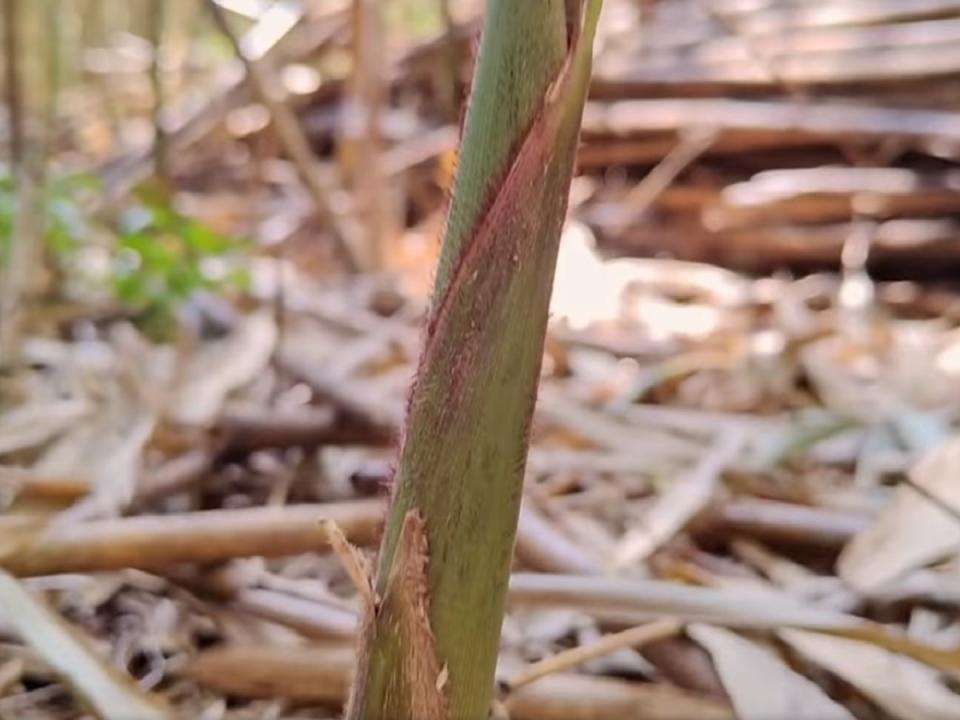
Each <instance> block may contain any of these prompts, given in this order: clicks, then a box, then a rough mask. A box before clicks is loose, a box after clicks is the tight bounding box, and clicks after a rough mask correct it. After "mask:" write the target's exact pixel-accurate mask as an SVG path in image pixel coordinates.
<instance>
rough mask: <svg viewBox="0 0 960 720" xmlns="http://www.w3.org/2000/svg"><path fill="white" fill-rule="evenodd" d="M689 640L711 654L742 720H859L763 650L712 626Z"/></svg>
mask: <svg viewBox="0 0 960 720" xmlns="http://www.w3.org/2000/svg"><path fill="white" fill-rule="evenodd" d="M687 634H689V635H690V637H691V638H693V640H694V641H696V642H697V644H699V645H701V646H702V647H703V648H704V649H706V651H707V652H708V653H710V657H711V658H712V659H713V664H714V666H715V667H716V669H717V673H718V674H719V675H720V680H721V682H722V683H723V687H724V689H725V690H726V691H727V694H728V695H729V696H730V700H731V702H732V703H733V707H734V709H735V710H736V713H737V718H738V719H739V720H853V715H851V714H850V712H849V711H848V710H847V709H846V708H844V707H843V706H842V705H840V704H838V703H837V702H835V701H834V700H832V699H830V697H828V696H827V694H826V693H825V692H824V691H823V690H822V689H821V688H820V686H819V685H817V684H816V683H814V682H812V681H811V680H809V679H807V678H806V677H804V676H803V675H801V674H799V673H798V672H796V671H795V670H793V669H791V668H790V667H789V666H788V665H787V664H786V663H785V662H784V661H783V660H782V659H780V658H779V657H777V656H776V655H775V654H774V653H773V652H772V651H770V650H768V649H766V648H764V647H762V646H760V645H759V644H757V643H754V642H751V641H750V640H747V639H746V638H744V637H741V636H740V635H737V634H736V633H734V632H732V631H730V630H725V629H723V628H718V627H713V626H711V625H699V624H698V625H692V626H690V627H688V628H687Z"/></svg>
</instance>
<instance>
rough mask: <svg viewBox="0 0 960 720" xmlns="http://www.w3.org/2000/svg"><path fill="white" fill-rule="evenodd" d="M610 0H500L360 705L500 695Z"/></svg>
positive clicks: (400, 705)
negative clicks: (586, 121) (574, 184)
mask: <svg viewBox="0 0 960 720" xmlns="http://www.w3.org/2000/svg"><path fill="white" fill-rule="evenodd" d="M599 8H600V3H599V2H598V1H597V0H588V2H585V3H583V2H579V1H574V2H568V1H565V0H547V1H544V2H536V3H526V2H524V3H517V2H511V1H510V0H494V1H493V2H491V3H490V5H489V7H488V11H487V18H486V27H485V30H484V34H483V39H482V41H481V48H480V54H479V57H478V62H477V69H476V75H475V78H474V84H473V89H472V94H471V103H470V109H469V111H468V113H467V118H466V124H465V127H464V140H463V146H462V149H461V153H460V164H459V166H458V171H457V180H456V192H455V194H454V197H453V200H452V205H451V208H450V214H449V217H448V221H447V228H446V234H445V238H444V244H443V251H442V255H441V258H440V262H439V266H438V270H437V281H436V287H435V295H434V301H433V306H432V308H431V310H430V316H429V319H428V323H427V331H426V338H425V343H424V349H423V351H422V354H421V358H420V364H419V371H418V376H417V377H418V379H417V381H416V383H415V385H414V388H413V390H412V393H411V399H410V404H409V410H408V415H407V420H406V425H405V431H404V439H403V443H402V447H401V450H400V460H399V464H398V471H397V478H396V480H395V484H394V497H393V502H392V505H391V509H390V511H389V514H388V521H387V527H386V530H385V533H384V540H383V544H382V546H381V550H380V558H379V566H378V570H377V575H376V578H375V580H374V583H373V590H374V591H375V597H377V598H379V599H380V601H379V602H378V604H377V605H376V607H368V608H367V619H366V621H365V629H364V632H363V634H362V638H361V644H362V647H361V652H360V657H359V660H358V670H357V673H356V681H355V684H354V688H353V691H352V694H351V702H350V704H349V706H348V709H347V713H346V717H347V718H349V719H350V720H360V719H361V718H364V719H366V720H374V719H375V718H390V719H391V720H392V719H393V718H398V719H399V718H411V719H413V718H416V719H417V720H421V719H424V720H439V719H440V718H444V717H454V718H461V717H463V718H480V717H485V716H486V714H487V712H488V710H489V705H490V700H491V696H492V688H493V675H494V668H495V664H496V657H497V648H498V644H499V630H500V624H501V621H502V617H503V608H504V601H505V594H506V589H507V588H506V586H507V578H508V575H509V570H510V564H511V560H512V554H513V552H512V551H513V543H514V538H515V535H516V531H517V519H518V513H519V509H520V508H519V506H520V496H521V494H522V493H521V488H522V481H523V472H524V463H525V460H526V453H527V432H528V429H529V423H530V418H531V415H532V413H533V405H534V398H535V394H536V388H537V383H538V380H539V374H540V363H541V359H542V351H543V340H544V334H545V330H546V321H547V309H548V304H549V297H550V288H551V284H552V280H553V271H554V267H555V264H556V257H557V248H558V244H559V235H560V230H561V227H562V224H563V220H564V215H565V212H566V204H567V195H568V192H569V184H570V179H571V175H572V170H573V162H574V156H575V152H576V143H577V138H578V136H579V129H580V117H581V114H582V110H583V102H584V100H585V96H586V88H587V84H588V82H589V72H590V60H591V46H592V39H593V33H594V30H595V28H596V21H597V15H598V14H599ZM568 31H569V34H568ZM465 619H468V621H467V622H465V621H464V620H465Z"/></svg>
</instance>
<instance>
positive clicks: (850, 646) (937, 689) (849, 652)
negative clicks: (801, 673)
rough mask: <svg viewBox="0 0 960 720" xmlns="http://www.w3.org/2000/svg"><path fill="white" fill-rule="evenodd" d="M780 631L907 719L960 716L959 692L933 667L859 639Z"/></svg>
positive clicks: (801, 650)
mask: <svg viewBox="0 0 960 720" xmlns="http://www.w3.org/2000/svg"><path fill="white" fill-rule="evenodd" d="M778 635H779V636H780V638H782V639H783V641H784V642H786V643H787V644H788V645H790V647H792V648H793V649H794V650H796V651H797V652H799V653H800V654H801V655H803V656H804V657H805V658H807V659H808V660H809V661H811V662H813V663H814V664H816V665H819V666H820V667H823V668H825V669H826V670H829V671H830V672H832V673H833V674H835V675H837V676H838V677H840V678H842V679H843V680H845V681H846V682H848V683H850V684H851V685H853V686H854V687H855V688H857V689H858V690H859V691H860V692H862V693H863V694H864V695H866V696H867V697H869V698H870V699H871V700H873V702H875V703H876V704H877V705H879V706H880V707H882V708H883V709H884V710H885V711H886V712H888V713H890V714H891V715H893V716H895V717H898V718H901V719H902V720H919V719H920V718H923V720H958V718H960V695H957V694H956V693H954V692H953V691H952V690H950V689H949V688H948V687H947V686H946V684H944V682H943V676H942V675H941V674H940V673H939V672H937V671H936V670H934V669H933V668H931V667H929V666H927V665H924V664H922V663H919V662H917V661H916V660H912V659H910V658H908V657H905V656H903V655H899V654H897V653H892V652H890V651H889V650H885V649H883V648H881V647H877V646H876V645H873V644H871V643H867V642H862V641H860V640H849V639H847V638H839V637H833V636H829V635H822V634H820V633H814V632H808V631H804V630H781V631H780V632H779V633H778Z"/></svg>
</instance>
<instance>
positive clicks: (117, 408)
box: [32, 391, 156, 519]
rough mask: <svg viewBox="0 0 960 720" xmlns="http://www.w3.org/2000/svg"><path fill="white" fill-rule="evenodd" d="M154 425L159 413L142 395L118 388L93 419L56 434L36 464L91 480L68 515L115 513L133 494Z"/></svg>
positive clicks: (49, 472) (47, 471)
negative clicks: (133, 394) (135, 394)
mask: <svg viewBox="0 0 960 720" xmlns="http://www.w3.org/2000/svg"><path fill="white" fill-rule="evenodd" d="M155 426H156V417H155V416H154V414H153V413H152V411H151V410H150V409H149V408H147V407H145V406H144V405H143V404H142V403H141V402H140V399H139V397H135V396H130V395H127V394H126V393H124V392H121V391H118V392H117V393H116V394H115V395H114V397H112V398H111V399H110V401H109V402H108V403H106V405H105V406H104V407H103V409H102V410H101V411H100V412H99V413H98V414H97V415H96V416H95V417H94V418H92V420H91V421H90V422H86V423H83V424H82V425H77V426H76V427H74V428H73V429H71V430H70V432H68V433H66V434H65V435H63V436H62V437H61V438H60V439H59V440H57V442H56V443H54V444H53V445H52V446H51V447H50V448H49V449H48V450H47V451H46V452H45V453H44V454H43V455H42V456H41V458H40V459H39V460H38V461H37V463H36V464H35V465H34V466H33V468H32V469H33V471H34V472H36V473H38V474H40V475H46V476H52V477H75V478H82V479H84V480H86V481H87V482H88V484H89V486H90V488H91V495H90V496H89V497H88V498H84V499H83V500H81V501H80V503H79V504H78V505H77V506H74V508H71V509H70V510H68V511H66V514H65V516H64V517H65V518H67V517H72V518H74V519H77V518H79V517H80V516H84V517H90V516H93V515H115V514H117V512H118V511H119V510H121V509H123V508H124V507H126V506H127V504H128V503H129V502H130V500H131V499H132V498H133V494H134V491H135V490H136V486H137V481H138V479H139V476H140V470H141V464H142V457H143V451H144V448H145V447H146V445H147V443H148V442H149V440H150V437H151V435H152V434H153V430H154V427H155Z"/></svg>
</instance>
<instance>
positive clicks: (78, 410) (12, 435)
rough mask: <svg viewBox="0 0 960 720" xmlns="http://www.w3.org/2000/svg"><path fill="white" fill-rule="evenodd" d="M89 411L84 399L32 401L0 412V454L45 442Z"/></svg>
mask: <svg viewBox="0 0 960 720" xmlns="http://www.w3.org/2000/svg"><path fill="white" fill-rule="evenodd" d="M89 411H90V405H89V404H88V403H86V402H84V401H82V400H54V401H49V402H32V403H27V404H25V405H21V406H19V407H16V408H14V409H12V410H8V411H6V412H4V413H2V415H0V455H5V454H7V453H11V452H16V451H18V450H27V449H29V448H33V447H37V446H38V445H42V444H44V443H45V442H48V441H49V440H51V439H53V438H54V437H55V436H56V435H58V434H59V433H61V432H63V431H64V430H66V429H67V428H69V427H70V426H72V425H73V424H74V423H76V422H78V421H79V420H81V419H83V417H84V416H85V415H86V414H87V413H88V412H89Z"/></svg>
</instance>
